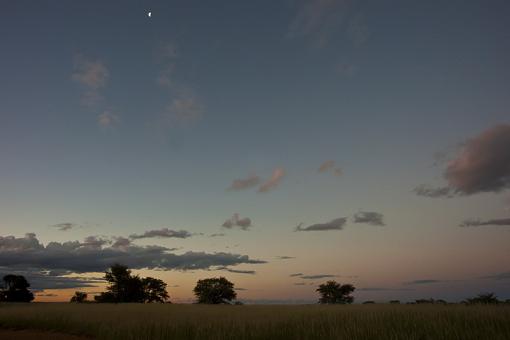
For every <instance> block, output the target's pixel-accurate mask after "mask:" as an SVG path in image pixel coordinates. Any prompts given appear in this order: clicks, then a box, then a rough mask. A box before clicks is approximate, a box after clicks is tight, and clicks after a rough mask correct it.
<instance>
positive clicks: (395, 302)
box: [390, 300, 400, 305]
mask: <svg viewBox="0 0 510 340" xmlns="http://www.w3.org/2000/svg"><path fill="white" fill-rule="evenodd" d="M390 303H391V304H394V305H399V304H400V300H391V301H390Z"/></svg>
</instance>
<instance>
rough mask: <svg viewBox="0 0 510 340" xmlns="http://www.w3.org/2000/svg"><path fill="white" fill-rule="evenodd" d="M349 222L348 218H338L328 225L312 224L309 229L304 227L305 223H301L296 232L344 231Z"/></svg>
mask: <svg viewBox="0 0 510 340" xmlns="http://www.w3.org/2000/svg"><path fill="white" fill-rule="evenodd" d="M346 222H347V218H346V217H340V218H336V219H334V220H332V221H330V222H327V223H317V224H312V225H310V226H308V227H302V225H303V223H300V224H299V225H298V226H297V227H296V230H295V231H326V230H342V229H343V227H344V225H345V223H346Z"/></svg>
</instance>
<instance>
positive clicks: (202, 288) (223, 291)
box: [193, 277, 237, 304]
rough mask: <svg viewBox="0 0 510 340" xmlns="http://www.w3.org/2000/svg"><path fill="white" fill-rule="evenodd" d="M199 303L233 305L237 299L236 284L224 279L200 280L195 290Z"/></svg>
mask: <svg viewBox="0 0 510 340" xmlns="http://www.w3.org/2000/svg"><path fill="white" fill-rule="evenodd" d="M193 293H195V296H196V297H197V302H198V303H208V304H220V303H227V304H228V303H231V302H232V300H235V298H236V297H237V294H236V292H235V291H234V284H233V283H232V282H230V281H229V280H227V279H226V278H224V277H220V278H209V279H203V280H198V282H197V285H196V286H195V288H194V289H193Z"/></svg>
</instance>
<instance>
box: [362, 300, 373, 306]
mask: <svg viewBox="0 0 510 340" xmlns="http://www.w3.org/2000/svg"><path fill="white" fill-rule="evenodd" d="M374 303H375V302H374V301H371V300H369V301H364V302H363V304H364V305H373V304H374Z"/></svg>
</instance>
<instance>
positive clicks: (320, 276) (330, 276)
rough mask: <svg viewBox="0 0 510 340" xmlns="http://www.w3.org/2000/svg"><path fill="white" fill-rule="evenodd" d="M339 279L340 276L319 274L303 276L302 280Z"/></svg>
mask: <svg viewBox="0 0 510 340" xmlns="http://www.w3.org/2000/svg"><path fill="white" fill-rule="evenodd" d="M333 277H338V275H331V274H317V275H302V276H301V278H302V279H306V280H317V279H327V278H333Z"/></svg>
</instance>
